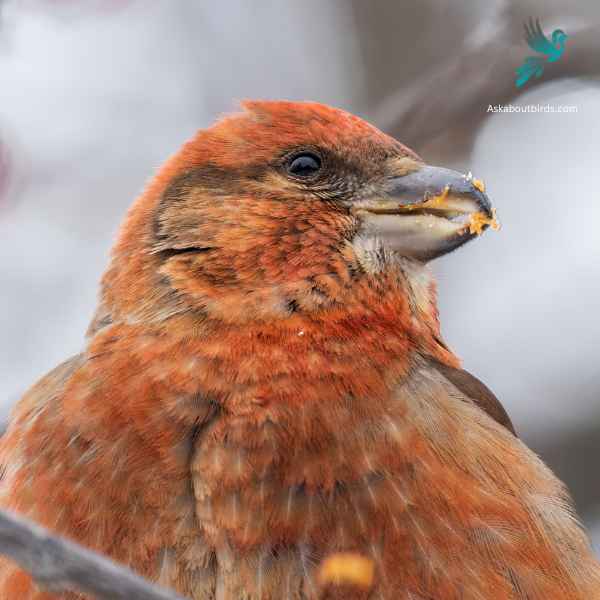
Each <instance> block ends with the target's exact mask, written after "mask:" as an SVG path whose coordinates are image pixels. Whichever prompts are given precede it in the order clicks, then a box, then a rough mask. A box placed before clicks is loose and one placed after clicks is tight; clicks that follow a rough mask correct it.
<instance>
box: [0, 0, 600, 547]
mask: <svg viewBox="0 0 600 600" xmlns="http://www.w3.org/2000/svg"><path fill="white" fill-rule="evenodd" d="M367 4H368V8H367ZM407 4H408V3H405V2H399V1H398V2H395V1H392V0H388V1H383V0H380V1H375V2H372V3H366V2H362V1H361V0H339V1H333V0H330V1H328V2H320V1H317V0H303V2H301V3H294V2H277V1H275V0H272V1H261V2H250V1H242V0H240V1H230V0H227V1H219V2H217V1H202V2H201V1H194V2H193V1H191V0H129V1H126V0H80V1H75V0H45V1H43V0H29V1H28V0H20V1H18V2H17V1H16V0H15V1H13V2H11V1H6V2H4V4H3V5H2V13H1V16H0V411H1V414H0V418H2V419H4V418H5V416H6V414H7V413H8V411H9V409H10V406H11V405H12V404H13V403H14V402H15V401H16V400H17V399H18V398H19V396H20V395H21V394H22V393H23V392H24V391H25V390H26V389H27V388H28V387H29V385H31V384H32V383H33V382H34V381H35V380H37V379H38V378H39V377H40V376H41V375H42V374H44V373H45V372H46V371H48V370H49V369H51V368H52V367H54V366H55V365H56V364H58V363H59V362H61V361H63V360H64V359H65V358H67V357H69V356H70V355H72V354H74V353H76V352H78V351H79V350H80V349H81V347H82V341H83V334H84V331H85V329H86V327H87V324H88V322H89V320H90V318H91V315H92V312H93V310H94V306H95V302H96V294H97V283H98V279H99V277H100V275H101V273H102V271H103V269H104V267H105V265H106V262H107V257H108V252H109V249H110V246H111V243H112V241H113V239H114V236H115V232H116V230H117V227H118V224H119V222H120V221H121V219H122V217H123V215H124V213H125V211H126V209H127V207H128V205H129V204H130V203H131V201H132V200H133V198H134V197H135V196H136V195H137V194H138V193H139V192H140V190H141V189H142V187H143V185H144V184H145V182H146V181H147V180H148V178H150V177H151V176H152V174H153V172H154V171H155V169H156V168H157V167H158V166H159V165H160V164H161V163H162V162H163V160H164V159H165V158H166V157H167V156H168V155H169V154H170V153H172V152H173V151H175V150H176V149H177V148H178V146H179V145H180V144H181V143H182V142H184V141H185V140H186V139H187V138H189V137H190V136H191V135H192V134H193V133H194V132H195V130H196V129H198V128H202V127H204V126H206V125H208V124H209V123H211V122H212V121H213V119H214V118H215V117H216V116H217V115H218V114H219V113H223V112H227V111H230V110H232V109H235V108H236V102H237V101H238V100H239V99H242V98H251V97H262V98H286V99H302V100H307V99H311V100H317V101H321V102H325V103H329V104H333V105H336V106H340V107H342V108H345V109H347V110H350V111H352V112H356V113H358V114H360V115H362V116H364V117H366V118H367V119H369V118H376V113H377V111H376V107H377V106H379V104H380V102H381V101H382V100H383V99H384V98H385V97H386V95H387V94H389V93H390V92H392V91H394V90H396V89H398V88H399V87H401V86H404V85H406V86H407V87H408V86H410V85H411V82H412V81H414V80H415V79H416V78H417V77H418V76H419V75H420V74H422V72H423V71H424V70H426V69H428V68H430V67H431V66H432V65H435V64H436V61H438V60H440V59H441V57H443V56H444V55H446V54H448V53H449V52H450V53H451V52H452V49H453V47H454V46H453V40H455V39H457V38H460V37H462V36H464V35H466V34H467V33H468V32H469V30H470V29H471V28H472V27H473V26H474V24H475V23H477V21H478V20H479V19H480V17H481V15H482V14H484V13H485V12H486V11H489V10H490V9H491V8H493V5H492V3H491V2H479V1H477V2H476V1H475V0H473V1H472V2H468V1H466V0H463V1H460V2H453V3H450V2H444V1H442V0H439V1H438V2H434V1H423V2H419V3H414V6H413V7H409V6H407ZM558 6H559V3H558V2H544V3H543V4H542V3H541V2H540V3H537V4H536V3H535V2H527V3H521V5H520V7H521V8H522V10H523V14H524V15H525V16H529V15H530V14H533V15H536V16H540V17H542V19H543V18H544V16H545V15H548V14H550V15H551V14H552V10H555V9H556V8H557V7H558ZM563 10H564V9H563ZM568 10H569V11H571V12H572V13H573V16H574V17H577V18H579V19H583V20H590V19H596V20H597V21H600V5H598V3H597V2H592V1H591V0H590V2H573V3H571V4H570V5H569V9H568ZM524 18H525V17H524ZM524 52H526V48H525V47H524ZM457 85H460V82H457ZM529 89H530V91H528V92H527V93H526V95H524V96H522V97H520V98H519V103H525V102H527V103H530V102H531V103H537V102H540V103H546V102H548V101H550V102H552V103H553V104H574V105H576V106H577V107H578V112H577V113H576V114H529V115H524V114H522V115H510V114H499V115H490V116H489V117H486V120H485V121H484V124H483V126H482V127H481V129H480V130H479V132H478V135H477V138H476V143H475V147H474V150H473V152H472V154H471V155H470V156H469V157H466V158H465V157H464V156H463V157H461V156H457V157H453V159H454V160H452V161H450V162H453V163H454V166H456V165H460V166H461V167H462V168H464V169H465V170H472V171H473V173H474V174H475V175H476V176H477V177H479V178H481V179H483V180H484V181H485V183H486V185H487V190H488V192H489V194H490V197H491V198H492V201H493V203H494V204H495V206H496V207H497V209H498V214H499V217H500V220H501V222H502V224H503V228H502V230H501V231H500V232H499V233H491V232H490V233H488V234H487V235H485V236H484V237H483V238H482V239H481V240H479V241H478V242H477V243H476V244H472V245H469V246H467V247H465V248H463V249H461V250H460V251H458V252H456V253H455V254H452V255H451V256H449V257H446V258H444V259H442V260H440V261H438V262H437V263H436V264H435V270H436V272H437V273H438V274H439V280H440V308H441V317H442V324H443V330H444V333H445V336H446V339H447V341H448V342H449V344H450V345H451V346H452V347H453V348H454V349H455V350H456V352H457V353H458V354H459V355H460V356H461V357H462V358H463V359H464V364H465V367H466V368H467V369H469V370H471V371H472V372H473V373H475V374H476V375H478V376H479V377H480V378H481V379H482V380H483V381H485V382H486V383H487V384H488V385H489V386H490V387H491V388H492V389H493V390H494V391H495V392H496V394H497V395H498V396H499V398H500V399H501V400H502V402H503V403H504V404H505V406H506V408H507V409H508V412H509V413H510V414H511V416H512V418H513V421H514V423H515V425H516V427H517V429H518V431H519V433H520V434H521V436H522V437H523V438H524V439H525V440H526V441H527V442H528V443H530V445H532V446H533V447H534V448H535V449H536V450H537V451H538V452H540V453H541V454H542V456H543V457H544V458H545V459H546V460H547V461H548V462H549V463H550V464H551V466H552V467H553V468H554V469H555V470H556V471H557V472H558V473H559V475H560V476H561V477H562V478H563V479H564V480H566V481H567V483H568V484H569V485H570V487H571V489H572V490H573V493H574V495H575V498H576V501H577V504H578V506H579V507H580V508H581V511H582V513H583V516H584V518H585V520H586V521H587V523H588V524H589V525H590V526H591V527H592V531H593V533H594V537H595V539H596V540H597V542H598V543H599V544H600V476H598V474H597V471H596V461H597V456H598V453H599V452H600V397H599V396H600V394H599V391H598V390H600V368H599V362H600V361H599V358H598V357H599V355H600V347H599V346H600V318H599V317H598V312H597V310H598V308H599V307H600V191H599V190H600V187H599V186H598V181H597V179H598V164H599V163H600V151H599V149H598V142H597V140H598V139H600V89H599V88H598V87H596V85H595V84H594V83H592V82H587V83H586V82H573V81H565V80H563V81H561V82H554V83H549V84H545V85H544V84H543V81H542V82H541V83H539V84H536V85H534V86H531V87H530V88H529ZM443 93H446V94H452V90H451V89H449V90H444V92H443ZM399 137H400V139H401V138H402V136H401V134H399ZM416 150H417V151H420V150H421V148H416ZM423 155H424V158H425V159H426V160H427V159H428V158H429V157H428V156H427V154H426V153H425V152H423Z"/></svg>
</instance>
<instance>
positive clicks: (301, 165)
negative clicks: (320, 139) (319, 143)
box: [287, 152, 321, 177]
mask: <svg viewBox="0 0 600 600" xmlns="http://www.w3.org/2000/svg"><path fill="white" fill-rule="evenodd" d="M287 170H288V172H289V173H290V174H291V175H293V176H294V177H310V176H311V175H315V174H316V173H318V172H319V171H320V170H321V159H320V157H319V156H318V155H317V154H315V153H314V152H302V153H301V154H296V155H295V156H292V158H291V159H290V160H289V162H288V166H287Z"/></svg>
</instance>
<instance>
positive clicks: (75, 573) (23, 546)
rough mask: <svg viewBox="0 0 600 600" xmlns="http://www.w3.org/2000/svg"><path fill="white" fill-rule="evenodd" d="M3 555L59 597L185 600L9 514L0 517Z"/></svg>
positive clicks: (113, 599)
mask: <svg viewBox="0 0 600 600" xmlns="http://www.w3.org/2000/svg"><path fill="white" fill-rule="evenodd" d="M0 553H2V554H6V555H7V556H9V557H10V558H12V559H13V560H14V561H15V562H17V563H18V564H19V566H20V567H21V568H22V569H24V570H25V571H27V572H28V573H29V574H30V575H31V576H32V578H33V579H34V580H35V581H36V582H37V583H39V584H40V585H41V586H43V587H44V588H46V589H48V590H49V591H51V592H54V593H61V592H68V591H71V592H80V593H85V594H91V595H93V596H95V597H96V598H97V599H98V600H183V598H182V597H181V596H179V595H177V594H176V593H175V592H171V591H168V590H166V589H163V588H160V587H158V586H155V585H153V584H151V583H150V582H148V581H146V580H145V579H143V578H142V577H139V576H138V575H135V574H134V573H133V572H132V571H130V570H129V569H126V568H125V567H122V566H120V565H117V564H115V563H114V562H112V561H111V560H109V559H108V558H106V557H104V556H101V555H99V554H96V553H95V552H92V551H91V550H87V549H86V548H83V547H82V546H79V545H78V544H75V543H73V542H70V541H68V540H65V539H62V538H60V537H57V536H54V535H52V534H50V533H49V532H48V531H47V530H46V529H44V528H42V527H40V526H39V525H36V524H34V523H32V522H31V521H28V520H26V519H24V518H22V517H20V516H17V515H15V514H13V513H9V512H6V511H0Z"/></svg>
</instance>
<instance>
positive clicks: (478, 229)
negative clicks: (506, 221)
mask: <svg viewBox="0 0 600 600" xmlns="http://www.w3.org/2000/svg"><path fill="white" fill-rule="evenodd" d="M475 181H477V180H475ZM486 225H489V226H490V227H491V228H492V229H493V230H494V231H498V230H499V229H500V223H499V221H498V219H497V218H496V209H495V208H492V216H491V217H488V216H487V215H486V214H485V213H483V212H481V211H479V212H476V213H473V214H472V215H471V218H470V220H469V232H470V233H476V234H477V235H481V234H482V233H483V228H484V227H485V226H486Z"/></svg>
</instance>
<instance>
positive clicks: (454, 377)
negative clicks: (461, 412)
mask: <svg viewBox="0 0 600 600" xmlns="http://www.w3.org/2000/svg"><path fill="white" fill-rule="evenodd" d="M431 365H432V367H433V368H435V369H436V370H437V371H438V372H439V373H441V374H442V375H443V376H444V377H445V378H446V379H447V380H448V381H449V382H450V383H452V384H453V385H454V386H455V387H456V388H458V389H459V390H460V391H461V392H462V393H463V394H464V395H465V396H467V397H468V398H470V399H471V400H473V402H474V403H475V404H476V405H477V406H479V408H481V410H483V411H484V412H486V413H487V414H488V415H489V416H490V417H492V419H494V421H496V422H498V423H500V424H501V425H504V427H506V428H507V429H508V430H509V431H510V432H511V433H513V434H514V435H517V434H516V432H515V428H514V426H513V424H512V421H511V420H510V417H509V416H508V413H507V412H506V410H505V409H504V406H502V404H501V403H500V400H498V398H496V396H495V395H494V393H493V392H492V391H491V390H490V388H488V387H487V386H486V385H485V384H484V383H483V382H481V381H479V379H477V377H475V376H474V375H471V373H469V372H468V371H465V370H464V369H455V368H454V367H449V366H448V365H444V364H442V363H440V362H437V361H431Z"/></svg>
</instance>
